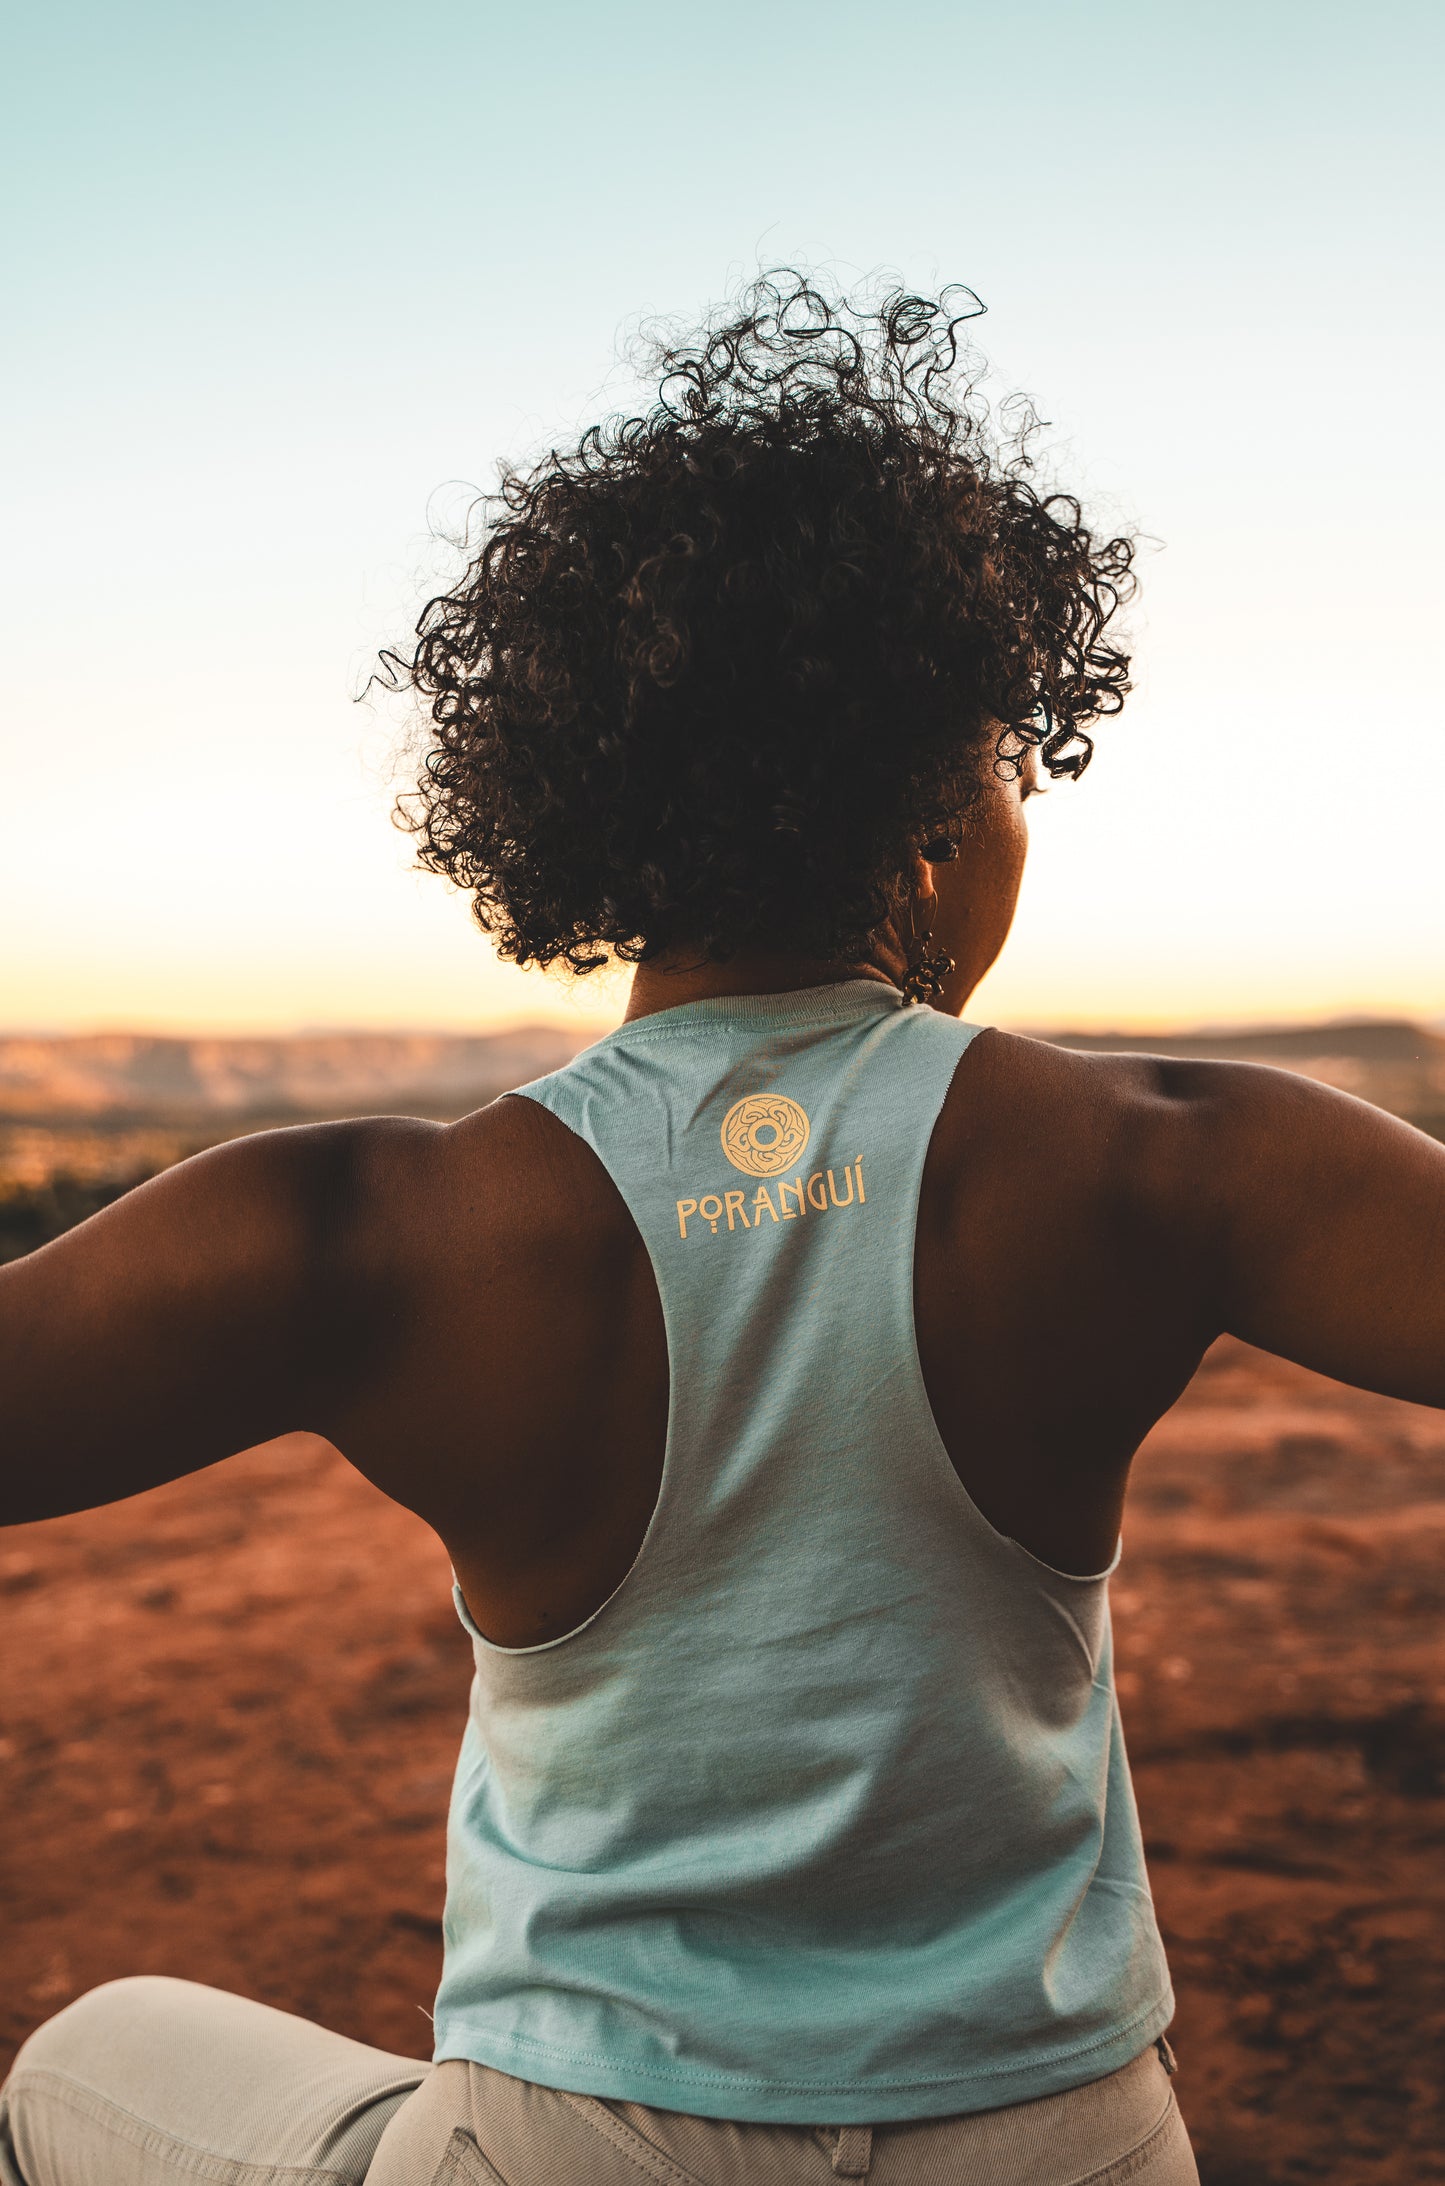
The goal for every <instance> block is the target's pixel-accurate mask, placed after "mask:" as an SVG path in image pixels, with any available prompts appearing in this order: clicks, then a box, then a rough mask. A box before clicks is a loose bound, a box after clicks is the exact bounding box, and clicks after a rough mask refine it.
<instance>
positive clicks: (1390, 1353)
mask: <svg viewBox="0 0 1445 2186" xmlns="http://www.w3.org/2000/svg"><path fill="white" fill-rule="evenodd" d="M1154 1068H1155V1071H1156V1072H1157V1076H1156V1078H1155V1081H1154V1095H1155V1101H1156V1102H1157V1101H1158V1100H1159V1099H1160V1098H1161V1097H1162V1103H1163V1106H1162V1110H1161V1108H1159V1107H1158V1106H1155V1111H1154V1113H1155V1121H1156V1123H1158V1124H1160V1125H1162V1128H1161V1129H1158V1130H1156V1131H1154V1132H1151V1134H1150V1136H1151V1139H1152V1143H1153V1146H1154V1148H1155V1149H1156V1151H1157V1154H1158V1156H1159V1159H1158V1160H1157V1162H1151V1163H1150V1165H1149V1166H1150V1168H1151V1169H1152V1171H1153V1175H1154V1188H1155V1190H1156V1191H1158V1192H1160V1193H1161V1194H1162V1195H1163V1198H1164V1202H1165V1204H1164V1205H1163V1206H1162V1207H1161V1209H1160V1213H1161V1216H1162V1219H1163V1220H1165V1221H1166V1222H1167V1223H1169V1224H1170V1225H1171V1227H1172V1228H1173V1230H1174V1233H1175V1234H1176V1235H1178V1234H1179V1233H1180V1232H1181V1231H1182V1232H1183V1234H1184V1235H1186V1236H1187V1237H1190V1238H1191V1239H1192V1241H1193V1243H1194V1244H1195V1246H1196V1248H1197V1250H1198V1251H1199V1252H1200V1253H1201V1254H1203V1255H1204V1256H1205V1261H1204V1265H1205V1266H1206V1268H1207V1270H1208V1271H1209V1276H1210V1288H1211V1291H1212V1293H1213V1302H1214V1307H1215V1311H1216V1313H1217V1317H1218V1321H1219V1325H1220V1326H1221V1327H1222V1328H1224V1329H1227V1330H1228V1331H1229V1333H1230V1334H1232V1335H1235V1336H1240V1337H1243V1338H1244V1339H1245V1341H1246V1342H1248V1343H1252V1344H1258V1345H1259V1346H1260V1348H1261V1349H1262V1350H1265V1351H1273V1352H1276V1353H1278V1354H1279V1355H1280V1356H1281V1357H1282V1358H1287V1359H1293V1360H1295V1361H1297V1362H1298V1364H1300V1365H1301V1366H1308V1367H1312V1368H1314V1369H1315V1371H1316V1372H1318V1373H1321V1374H1328V1375H1330V1376H1332V1377H1333V1378H1334V1379H1335V1380H1337V1381H1344V1382H1350V1383H1352V1384H1353V1385H1354V1386H1355V1387H1357V1388H1361V1389H1373V1390H1378V1391H1379V1392H1380V1393H1381V1394H1383V1395H1387V1396H1393V1397H1405V1398H1407V1399H1409V1400H1411V1401H1412V1402H1414V1403H1416V1404H1434V1405H1439V1406H1442V1407H1445V1146H1441V1145H1439V1144H1437V1143H1436V1141H1435V1140H1434V1139H1431V1138H1427V1137H1426V1136H1425V1134H1424V1133H1423V1132H1421V1131H1416V1130H1414V1129H1413V1128H1412V1127H1411V1126H1410V1125H1409V1124H1407V1123H1402V1122H1400V1121H1399V1120H1398V1119H1397V1118H1396V1117H1394V1116H1389V1115H1386V1114H1385V1113H1384V1112H1383V1111H1382V1110H1381V1109H1378V1108H1372V1107H1371V1106H1370V1105H1369V1104H1368V1103H1367V1102H1365V1101H1358V1100H1354V1099H1352V1098H1351V1096H1350V1095H1349V1094H1346V1093H1337V1092H1335V1091H1334V1090H1333V1089H1331V1088H1330V1087H1328V1086H1322V1085H1317V1084H1315V1083H1314V1082H1312V1081H1311V1080H1310V1079H1307V1078H1301V1077H1297V1076H1295V1075H1294V1074H1293V1073H1291V1072H1289V1071H1283V1070H1270V1069H1263V1068H1261V1067H1259V1066H1258V1065H1255V1064H1249V1063H1176V1062H1158V1063H1156V1064H1155V1066H1154Z"/></svg>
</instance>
